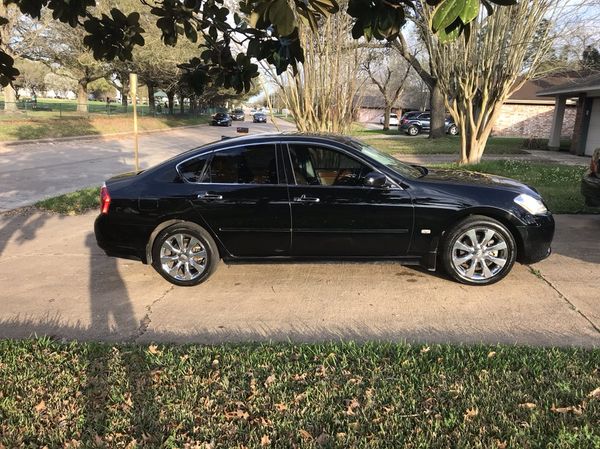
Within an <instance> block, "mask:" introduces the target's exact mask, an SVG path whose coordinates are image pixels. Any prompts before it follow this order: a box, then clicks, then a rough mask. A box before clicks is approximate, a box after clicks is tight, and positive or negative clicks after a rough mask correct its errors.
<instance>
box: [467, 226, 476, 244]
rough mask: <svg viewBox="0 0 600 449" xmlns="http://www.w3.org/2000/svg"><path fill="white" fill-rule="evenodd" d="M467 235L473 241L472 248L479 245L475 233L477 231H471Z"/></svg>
mask: <svg viewBox="0 0 600 449" xmlns="http://www.w3.org/2000/svg"><path fill="white" fill-rule="evenodd" d="M466 235H467V237H469V239H470V240H471V246H475V245H477V244H478V243H479V241H478V240H477V233H476V232H475V229H469V230H468V231H467V233H466Z"/></svg>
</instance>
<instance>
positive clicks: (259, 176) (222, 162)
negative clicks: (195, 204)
mask: <svg viewBox="0 0 600 449" xmlns="http://www.w3.org/2000/svg"><path fill="white" fill-rule="evenodd" d="M209 176H210V178H209V179H210V182H211V183H216V184H277V183H278V181H277V160H276V157H275V145H253V146H248V147H237V148H230V149H227V150H222V151H217V152H215V153H214V156H213V158H212V161H211V163H210V169H209Z"/></svg>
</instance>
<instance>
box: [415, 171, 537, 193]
mask: <svg viewBox="0 0 600 449" xmlns="http://www.w3.org/2000/svg"><path fill="white" fill-rule="evenodd" d="M421 179H422V180H423V181H425V182H441V183H449V184H456V185H470V186H482V187H492V188H494V187H495V188H502V189H504V190H510V191H513V192H518V193H528V194H530V195H531V194H532V193H533V194H534V195H535V196H539V193H538V192H537V191H536V190H535V189H534V188H532V187H530V186H528V185H527V184H524V183H522V182H520V181H517V180H515V179H511V178H505V177H503V176H497V175H490V174H487V173H479V172H474V171H469V170H452V169H429V171H428V173H427V175H425V176H424V177H423V178H421Z"/></svg>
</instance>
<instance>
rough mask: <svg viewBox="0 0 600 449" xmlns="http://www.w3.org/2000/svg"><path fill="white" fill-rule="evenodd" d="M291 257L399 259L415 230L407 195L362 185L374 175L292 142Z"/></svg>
mask: <svg viewBox="0 0 600 449" xmlns="http://www.w3.org/2000/svg"><path fill="white" fill-rule="evenodd" d="M284 146H285V147H286V149H287V151H288V155H289V160H288V161H286V163H287V167H288V179H289V180H290V186H289V191H290V204H291V209H292V249H291V254H292V255H293V256H303V257H311V256H331V257H399V256H400V257H401V256H404V255H406V253H407V250H408V246H409V242H410V239H411V233H412V228H413V206H412V202H411V198H410V195H409V194H408V192H406V191H405V190H402V189H401V188H400V187H397V186H393V185H392V184H390V185H388V186H385V187H367V186H365V185H364V182H365V178H366V175H367V174H370V173H373V171H374V169H373V167H372V166H369V165H368V164H367V163H365V162H364V161H362V160H359V159H358V158H356V157H355V156H353V155H351V154H350V153H349V152H348V151H346V150H343V149H342V148H339V147H335V146H328V145H323V144H314V143H310V142H303V143H298V142H290V143H287V144H285V145H284Z"/></svg>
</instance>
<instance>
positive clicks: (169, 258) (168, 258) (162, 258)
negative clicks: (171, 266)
mask: <svg viewBox="0 0 600 449" xmlns="http://www.w3.org/2000/svg"><path fill="white" fill-rule="evenodd" d="M174 260H177V256H175V255H173V256H160V261H161V262H162V263H167V262H172V261H174Z"/></svg>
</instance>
